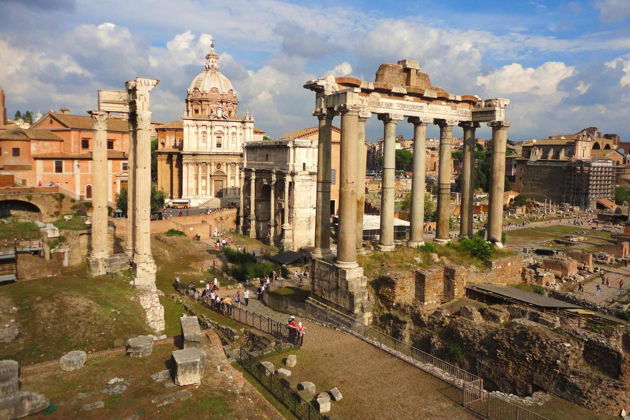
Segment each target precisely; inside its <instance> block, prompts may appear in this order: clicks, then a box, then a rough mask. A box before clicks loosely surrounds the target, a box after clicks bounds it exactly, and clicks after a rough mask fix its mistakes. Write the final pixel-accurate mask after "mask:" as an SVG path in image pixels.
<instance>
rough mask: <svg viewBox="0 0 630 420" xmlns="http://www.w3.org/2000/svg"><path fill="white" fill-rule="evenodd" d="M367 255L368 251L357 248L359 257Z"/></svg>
mask: <svg viewBox="0 0 630 420" xmlns="http://www.w3.org/2000/svg"><path fill="white" fill-rule="evenodd" d="M365 254H367V251H366V250H365V248H363V247H361V248H357V255H365Z"/></svg>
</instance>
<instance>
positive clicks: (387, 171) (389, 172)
mask: <svg viewBox="0 0 630 420" xmlns="http://www.w3.org/2000/svg"><path fill="white" fill-rule="evenodd" d="M378 119H379V120H381V121H383V124H384V128H385V129H384V132H385V135H384V141H383V182H382V184H381V185H382V190H381V232H380V240H379V248H380V250H381V251H393V250H394V205H395V198H396V197H395V193H396V124H397V123H398V121H400V120H401V119H402V116H399V115H392V114H381V115H379V116H378Z"/></svg>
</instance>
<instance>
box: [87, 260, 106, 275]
mask: <svg viewBox="0 0 630 420" xmlns="http://www.w3.org/2000/svg"><path fill="white" fill-rule="evenodd" d="M105 260H106V257H88V259H87V263H88V274H89V276H90V277H98V276H103V275H105V274H107V266H106V265H107V264H106V261H105Z"/></svg>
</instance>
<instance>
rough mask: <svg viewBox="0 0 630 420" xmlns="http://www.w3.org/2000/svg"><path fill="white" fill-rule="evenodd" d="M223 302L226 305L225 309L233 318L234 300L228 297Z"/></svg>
mask: <svg viewBox="0 0 630 420" xmlns="http://www.w3.org/2000/svg"><path fill="white" fill-rule="evenodd" d="M223 302H224V303H225V308H226V309H227V315H228V316H229V317H231V316H232V299H230V297H229V296H226V297H225V299H223Z"/></svg>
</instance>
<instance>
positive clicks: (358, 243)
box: [304, 60, 509, 323]
mask: <svg viewBox="0 0 630 420" xmlns="http://www.w3.org/2000/svg"><path fill="white" fill-rule="evenodd" d="M304 87H305V88H306V89H309V90H312V91H314V92H315V112H314V115H315V116H317V118H318V119H319V144H318V172H317V207H316V212H317V215H316V227H315V251H314V254H313V256H314V257H315V263H314V278H313V295H314V296H315V298H316V299H318V300H320V301H321V302H322V303H324V304H326V305H329V306H330V307H332V308H333V309H336V310H342V311H343V312H345V313H349V314H353V315H355V316H357V318H359V319H361V320H362V321H363V322H365V323H369V322H371V307H370V302H369V301H368V296H367V288H366V285H367V284H366V282H367V280H366V278H365V277H364V276H363V268H362V267H360V266H359V264H358V263H357V250H361V248H362V240H361V239H362V232H361V231H360V230H361V226H362V218H363V201H364V191H365V189H364V187H363V186H364V185H365V167H364V165H363V164H362V162H363V160H364V158H362V159H358V158H357V157H359V156H364V155H365V150H364V143H365V123H366V121H367V119H368V118H370V117H371V116H372V115H373V114H375V115H377V116H378V119H379V120H381V121H383V124H384V132H385V136H384V139H385V141H384V159H383V182H382V195H381V223H380V243H379V245H380V248H381V249H382V250H384V251H391V250H393V249H394V188H395V137H396V127H397V125H398V124H399V123H401V122H403V121H404V120H406V121H407V122H408V123H410V124H412V125H413V127H414V158H413V175H412V193H411V233H410V239H409V242H408V245H409V246H418V245H421V244H422V243H423V224H424V192H425V174H424V172H425V167H424V166H425V165H424V157H425V141H426V130H427V126H428V125H429V124H436V125H438V126H439V127H440V149H439V156H440V159H439V169H438V187H439V188H438V210H437V216H438V221H437V232H436V237H435V241H436V242H442V243H444V242H447V241H448V240H449V219H450V190H451V182H450V174H451V165H452V163H451V159H450V156H451V145H452V142H453V140H452V139H453V128H454V127H455V126H459V127H462V129H463V132H464V159H463V163H464V165H463V177H462V180H463V181H462V211H461V230H460V233H461V235H462V236H470V235H472V234H473V218H472V210H473V202H472V194H473V188H472V173H473V165H474V148H475V142H476V140H475V130H476V129H477V128H478V127H479V125H480V123H488V125H489V126H490V127H492V169H491V181H490V198H489V214H488V225H487V239H488V240H489V241H490V242H493V243H495V244H497V245H498V246H501V233H502V225H503V190H504V182H505V150H506V145H507V130H508V127H509V123H508V122H507V121H506V120H505V107H506V106H507V105H508V104H509V101H508V100H507V99H486V100H483V99H480V98H479V97H477V96H471V95H461V96H460V95H453V94H450V93H448V92H447V91H446V90H444V89H441V88H438V87H434V86H433V85H432V84H431V82H430V80H429V76H428V75H427V74H426V73H422V72H420V66H419V64H418V62H417V61H415V60H402V61H399V62H398V64H382V65H381V66H380V67H379V68H378V70H377V72H376V80H375V81H374V82H369V81H364V80H359V79H356V78H353V77H337V78H335V77H333V76H328V77H325V78H321V79H316V80H311V81H309V82H307V83H306V84H305V85H304ZM337 115H340V117H341V154H340V168H341V170H340V176H339V186H340V198H339V229H338V235H337V254H336V256H333V255H332V253H331V250H330V207H329V205H328V203H329V202H330V183H331V171H330V168H331V161H330V156H331V150H330V147H331V146H330V144H331V142H330V138H331V129H332V123H333V119H334V118H335V116H337Z"/></svg>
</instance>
